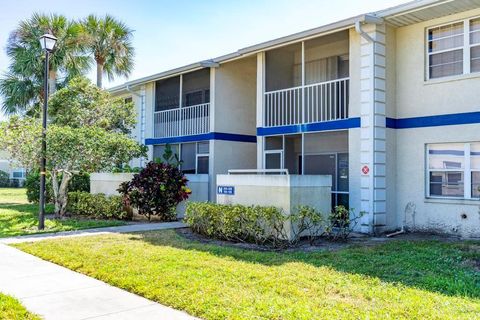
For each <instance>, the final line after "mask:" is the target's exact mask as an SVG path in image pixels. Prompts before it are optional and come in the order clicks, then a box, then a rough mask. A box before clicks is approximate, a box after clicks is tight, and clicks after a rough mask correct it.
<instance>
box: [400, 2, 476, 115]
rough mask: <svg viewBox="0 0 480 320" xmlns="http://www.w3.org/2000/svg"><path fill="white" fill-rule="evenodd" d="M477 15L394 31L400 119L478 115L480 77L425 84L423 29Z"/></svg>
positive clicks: (455, 17) (432, 21)
mask: <svg viewBox="0 0 480 320" xmlns="http://www.w3.org/2000/svg"><path fill="white" fill-rule="evenodd" d="M478 15H480V9H476V10H471V11H467V12H463V13H460V14H455V15H451V16H447V17H443V18H440V19H435V20H430V21H427V22H424V23H417V24H414V25H411V26H407V27H402V28H399V29H397V32H396V36H397V42H396V61H397V65H396V69H397V78H396V89H397V90H396V100H397V101H396V103H397V116H398V117H399V118H406V117H418V116H429V115H435V114H448V113H461V112H471V111H478V107H479V100H478V88H479V87H480V73H477V74H472V75H471V76H470V77H469V76H466V77H465V76H459V77H457V80H453V81H452V80H448V79H446V78H445V79H435V80H430V81H425V70H426V69H425V59H426V49H425V32H426V28H428V27H431V26H436V25H438V24H442V23H448V22H454V21H456V20H459V19H464V18H469V17H473V16H478Z"/></svg>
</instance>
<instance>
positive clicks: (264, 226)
mask: <svg viewBox="0 0 480 320" xmlns="http://www.w3.org/2000/svg"><path fill="white" fill-rule="evenodd" d="M360 217H361V215H360V216H355V215H354V213H353V210H350V211H349V210H347V209H345V207H343V206H338V207H335V209H334V211H333V212H332V213H330V214H328V215H326V214H323V213H321V212H319V211H317V210H315V209H314V208H312V207H308V206H301V207H299V208H298V209H297V210H296V212H294V213H292V214H290V215H289V216H286V215H285V214H283V212H282V211H281V210H279V209H277V208H275V207H262V206H242V205H222V204H215V203H208V202H189V203H188V204H187V210H186V213H185V222H186V223H187V225H188V226H189V227H190V228H191V229H192V230H193V231H194V232H196V233H199V234H202V235H205V236H207V237H210V238H216V239H222V240H228V241H235V242H250V243H255V244H260V245H270V246H273V247H277V248H278V247H285V246H288V245H295V244H297V243H298V241H299V240H300V239H302V238H306V239H308V240H309V241H310V243H311V244H313V242H314V241H315V240H316V239H318V238H319V237H321V236H326V237H327V238H329V239H331V240H345V239H347V238H348V236H349V235H350V233H351V232H352V230H353V228H354V226H355V225H356V223H357V221H358V219H359V218H360ZM290 223H291V226H292V227H291V228H288V227H289V224H290ZM287 229H290V231H291V233H290V235H289V236H288V235H287ZM287 239H288V240H287Z"/></svg>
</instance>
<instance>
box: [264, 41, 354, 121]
mask: <svg viewBox="0 0 480 320" xmlns="http://www.w3.org/2000/svg"><path fill="white" fill-rule="evenodd" d="M349 51H350V48H349V34H348V31H341V32H337V33H334V34H330V35H326V36H323V37H318V38H314V39H309V40H306V41H302V42H300V43H294V44H291V45H288V46H285V47H280V48H277V49H273V50H270V51H267V52H266V54H265V92H264V93H263V95H264V97H263V99H264V101H263V116H262V118H263V119H262V122H263V127H278V126H289V125H299V124H310V123H318V122H326V121H335V120H342V119H347V118H348V114H349V110H348V105H349V86H350V78H349V60H350V59H349Z"/></svg>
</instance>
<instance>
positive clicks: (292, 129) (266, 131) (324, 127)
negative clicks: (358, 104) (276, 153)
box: [257, 118, 360, 136]
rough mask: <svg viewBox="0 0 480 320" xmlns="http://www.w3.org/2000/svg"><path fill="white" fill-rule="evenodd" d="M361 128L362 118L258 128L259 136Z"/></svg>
mask: <svg viewBox="0 0 480 320" xmlns="http://www.w3.org/2000/svg"><path fill="white" fill-rule="evenodd" d="M351 128H360V118H348V119H342V120H333V121H325V122H316V123H308V124H298V125H290V126H280V127H268V128H265V127H260V128H257V136H268V135H275V134H288V133H301V132H314V131H330V130H342V129H351Z"/></svg>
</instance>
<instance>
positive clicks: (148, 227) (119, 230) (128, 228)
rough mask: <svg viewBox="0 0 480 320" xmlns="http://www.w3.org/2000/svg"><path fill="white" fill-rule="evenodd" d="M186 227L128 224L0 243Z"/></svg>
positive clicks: (8, 239)
mask: <svg viewBox="0 0 480 320" xmlns="http://www.w3.org/2000/svg"><path fill="white" fill-rule="evenodd" d="M185 227H186V225H185V224H184V223H183V222H177V221H175V222H157V223H139V224H129V225H125V226H118V227H105V228H95V229H84V230H76V231H64V232H56V233H39V234H32V235H28V236H18V237H11V238H3V239H0V243H5V244H10V243H21V242H35V241H41V240H45V239H51V238H65V237H84V236H94V235H99V234H108V233H129V232H138V231H153V230H165V229H178V228H185Z"/></svg>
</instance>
